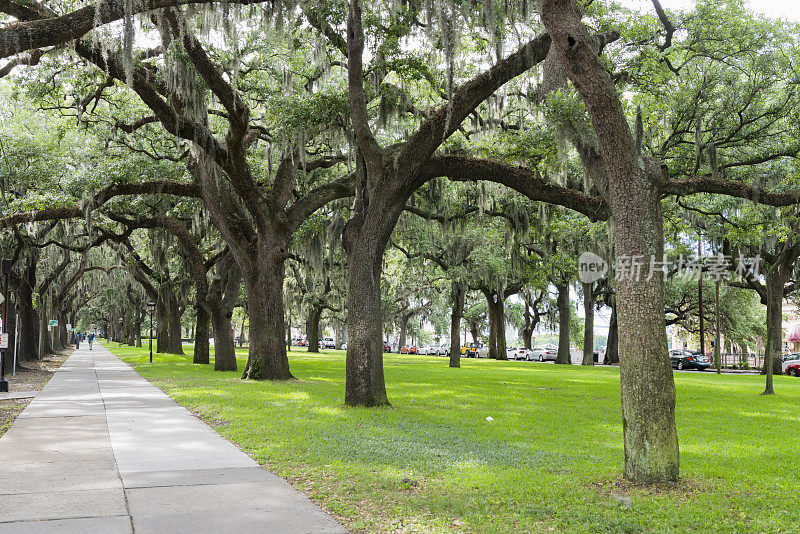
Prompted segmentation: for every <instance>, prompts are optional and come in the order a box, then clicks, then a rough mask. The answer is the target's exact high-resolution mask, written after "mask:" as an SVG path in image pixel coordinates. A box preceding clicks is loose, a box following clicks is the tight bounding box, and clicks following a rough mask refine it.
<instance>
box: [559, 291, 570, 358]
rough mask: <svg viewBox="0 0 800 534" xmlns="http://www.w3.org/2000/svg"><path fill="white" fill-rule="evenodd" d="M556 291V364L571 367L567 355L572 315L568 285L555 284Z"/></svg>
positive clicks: (568, 355)
mask: <svg viewBox="0 0 800 534" xmlns="http://www.w3.org/2000/svg"><path fill="white" fill-rule="evenodd" d="M555 286H556V290H557V291H558V297H557V306H558V355H556V363H557V364H562V365H571V364H572V356H571V355H570V353H569V341H570V340H569V331H570V324H571V321H572V313H571V311H572V310H570V306H569V285H567V284H565V283H561V284H555Z"/></svg>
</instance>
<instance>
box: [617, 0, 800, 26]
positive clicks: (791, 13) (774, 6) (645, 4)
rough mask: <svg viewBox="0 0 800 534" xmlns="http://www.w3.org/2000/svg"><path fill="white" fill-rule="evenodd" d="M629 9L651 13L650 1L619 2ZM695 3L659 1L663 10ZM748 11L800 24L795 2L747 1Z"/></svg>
mask: <svg viewBox="0 0 800 534" xmlns="http://www.w3.org/2000/svg"><path fill="white" fill-rule="evenodd" d="M619 1H620V2H621V3H623V4H625V5H628V6H630V7H635V8H639V9H643V10H644V9H646V10H649V11H651V12H654V11H653V4H652V2H651V1H650V0H619ZM695 3H696V1H695V0H661V5H662V6H664V9H689V8H691V7H692V6H693V5H694V4H695ZM747 3H748V4H749V5H750V9H752V10H753V11H757V12H759V13H764V14H765V15H768V16H770V17H773V18H784V19H787V20H793V21H797V22H800V6H798V2H797V0H758V1H754V0H747Z"/></svg>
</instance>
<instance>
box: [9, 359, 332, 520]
mask: <svg viewBox="0 0 800 534" xmlns="http://www.w3.org/2000/svg"><path fill="white" fill-rule="evenodd" d="M10 532H14V533H16V532H19V533H26V534H30V533H38V532H58V533H60V534H67V533H73V532H74V533H81V534H84V533H94V532H97V533H103V534H115V533H122V532H125V533H131V532H136V533H137V534H143V533H150V532H153V533H168V534H177V533H182V532H187V533H188V532H192V533H194V532H222V533H246V532H253V533H276V534H277V533H280V534H284V533H286V534H290V533H334V532H335V533H342V532H347V531H346V530H345V529H344V528H343V527H342V526H340V525H339V524H338V523H337V522H336V521H335V520H334V519H333V518H331V517H330V516H328V515H327V514H326V513H325V512H323V511H322V510H321V509H320V508H319V507H317V506H316V505H315V504H313V503H312V502H311V501H309V500H308V499H307V498H306V497H305V496H303V495H302V494H301V493H299V492H297V491H295V490H294V489H293V488H292V487H291V486H289V484H287V483H286V482H285V481H284V480H283V479H281V478H279V477H277V476H275V475H273V474H272V473H270V472H268V471H266V470H264V469H262V468H261V467H259V466H258V464H257V463H256V462H255V461H253V460H252V459H251V458H250V457H248V456H247V455H246V454H244V453H242V452H241V451H240V450H239V449H237V448H236V447H235V446H234V445H233V444H231V443H230V442H228V441H226V440H225V439H223V438H222V437H221V436H220V435H219V434H217V433H216V432H215V431H214V430H212V429H211V428H210V427H208V426H207V425H205V424H204V423H203V422H201V421H200V420H198V419H197V418H195V417H194V416H193V415H192V414H190V413H189V412H188V411H187V410H186V409H185V408H183V407H181V406H179V405H178V404H176V403H175V402H174V401H173V400H172V399H170V398H169V397H167V396H166V395H165V394H164V393H162V392H161V391H160V390H158V389H157V388H155V387H154V386H152V385H151V384H150V383H149V382H147V381H146V380H144V379H143V378H142V377H141V376H139V374H138V373H136V372H135V371H133V369H131V368H130V367H128V366H127V365H125V364H124V363H122V362H121V361H120V360H119V359H117V358H116V357H115V356H113V355H112V354H111V353H110V352H109V351H108V350H106V349H105V348H103V347H102V346H100V345H98V344H96V345H95V347H94V350H93V351H89V350H88V346H85V348H82V349H80V350H77V351H75V352H74V353H73V354H72V356H70V358H69V359H68V360H67V361H66V362H64V364H63V365H62V366H61V368H60V369H59V370H58V371H57V372H56V373H55V375H54V376H53V378H52V379H51V380H50V382H49V383H48V384H47V386H46V387H45V389H44V390H42V392H41V393H39V395H38V396H37V397H36V398H35V399H34V400H33V401H32V402H31V403H30V404H29V405H28V407H27V408H26V409H25V410H24V411H23V412H22V413H21V414H20V415H19V417H18V418H17V420H16V421H15V422H14V424H13V426H12V427H11V428H10V429H9V430H8V431H7V432H6V433H5V435H3V437H2V438H0V534H4V533H10Z"/></svg>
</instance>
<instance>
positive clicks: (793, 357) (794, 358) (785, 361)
mask: <svg viewBox="0 0 800 534" xmlns="http://www.w3.org/2000/svg"><path fill="white" fill-rule="evenodd" d="M794 364H800V354H797V353H795V354H786V355H784V356H783V358H782V361H781V369H783V372H784V374H787V373H786V371H787V370H788V368H789V366H791V365H794Z"/></svg>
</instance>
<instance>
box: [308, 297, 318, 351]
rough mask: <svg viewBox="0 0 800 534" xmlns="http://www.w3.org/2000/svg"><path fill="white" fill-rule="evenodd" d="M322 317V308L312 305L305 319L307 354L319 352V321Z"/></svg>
mask: <svg viewBox="0 0 800 534" xmlns="http://www.w3.org/2000/svg"><path fill="white" fill-rule="evenodd" d="M320 317H322V307H321V306H316V305H314V304H312V305H311V306H310V309H309V310H308V318H307V319H306V339H307V340H308V347H307V348H308V352H319V319H320Z"/></svg>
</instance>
